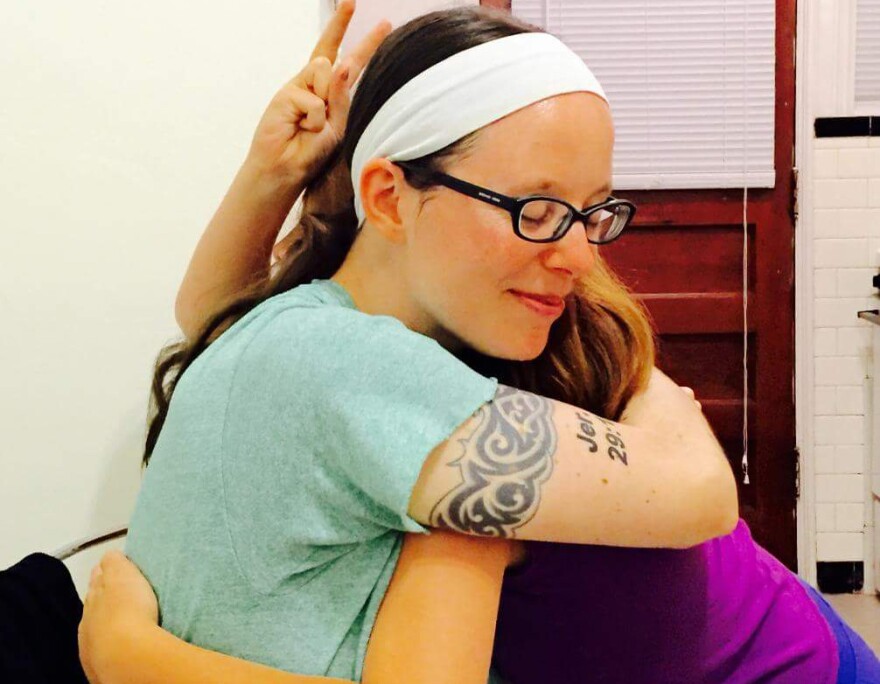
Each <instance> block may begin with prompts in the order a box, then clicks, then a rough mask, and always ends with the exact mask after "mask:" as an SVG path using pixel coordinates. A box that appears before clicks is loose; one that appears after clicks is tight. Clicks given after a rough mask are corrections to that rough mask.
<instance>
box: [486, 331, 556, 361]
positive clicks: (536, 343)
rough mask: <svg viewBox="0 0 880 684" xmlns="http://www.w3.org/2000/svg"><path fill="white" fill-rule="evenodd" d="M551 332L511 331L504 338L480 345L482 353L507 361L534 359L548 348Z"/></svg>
mask: <svg viewBox="0 0 880 684" xmlns="http://www.w3.org/2000/svg"><path fill="white" fill-rule="evenodd" d="M548 337H549V333H548V332H545V333H544V334H543V335H541V334H532V335H523V334H522V331H515V332H511V333H510V334H509V335H507V336H505V339H504V340H503V341H502V340H497V339H496V340H493V341H492V342H491V343H490V344H487V345H485V346H484V347H482V348H481V347H478V349H479V350H480V352H481V353H483V354H486V355H487V356H493V357H495V358H496V359H505V360H507V361H533V360H534V359H536V358H538V357H539V356H540V355H541V354H542V353H543V352H544V350H545V349H546V348H547V338H548Z"/></svg>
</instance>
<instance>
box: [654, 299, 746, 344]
mask: <svg viewBox="0 0 880 684" xmlns="http://www.w3.org/2000/svg"><path fill="white" fill-rule="evenodd" d="M638 298H639V299H640V300H641V301H642V302H643V303H644V304H645V307H646V308H647V309H648V313H650V315H651V319H652V320H653V321H654V324H655V326H656V329H657V331H658V332H659V333H661V334H664V335H666V334H681V335H685V334H688V333H729V332H738V331H742V329H743V297H742V294H741V293H739V292H698V293H690V292H682V293H673V294H662V295H661V294H649V295H638ZM754 329H755V322H754V321H753V320H751V319H750V320H749V331H753V330H754Z"/></svg>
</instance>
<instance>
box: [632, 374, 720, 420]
mask: <svg viewBox="0 0 880 684" xmlns="http://www.w3.org/2000/svg"><path fill="white" fill-rule="evenodd" d="M682 394H684V395H685V396H686V397H688V398H689V399H690V400H691V402H690V403H685V402H682V401H681V398H682ZM693 408H696V409H697V411H698V412H699V415H702V409H703V405H702V404H701V403H700V402H698V401H697V400H696V397H695V396H694V391H693V390H692V389H691V388H690V387H680V386H679V385H677V384H676V383H675V381H673V380H672V379H671V378H670V377H669V376H668V375H666V374H665V373H663V372H662V371H661V370H660V369H659V368H656V367H655V368H654V369H653V370H652V372H651V377H650V379H649V381H648V384H647V386H646V387H645V389H644V390H642V391H641V392H640V393H638V394H635V395H633V396H632V398H630V400H629V402H628V403H627V405H626V408H625V409H624V411H623V415H622V416H621V418H620V422H621V423H626V424H629V425H638V426H642V427H645V426H648V425H649V424H650V425H654V424H656V422H657V420H666V419H669V418H671V417H672V414H673V413H674V412H681V411H682V410H684V411H685V412H686V413H692V412H693V411H692V409H693Z"/></svg>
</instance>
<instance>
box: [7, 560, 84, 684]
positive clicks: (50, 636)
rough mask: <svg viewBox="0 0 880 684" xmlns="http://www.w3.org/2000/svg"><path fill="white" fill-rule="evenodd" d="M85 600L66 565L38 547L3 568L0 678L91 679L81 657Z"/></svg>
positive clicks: (80, 682) (60, 682) (20, 682)
mask: <svg viewBox="0 0 880 684" xmlns="http://www.w3.org/2000/svg"><path fill="white" fill-rule="evenodd" d="M81 619H82V602H81V601H80V599H79V595H78V594H77V593H76V587H75V586H74V584H73V579H71V577H70V572H69V571H68V570H67V567H66V566H65V565H64V563H62V562H61V561H60V560H58V559H57V558H54V557H52V556H47V555H46V554H44V553H34V554H31V555H30V556H27V557H26V558H24V559H22V560H21V561H19V562H18V563H16V564H15V565H13V566H12V567H10V568H7V569H6V570H3V571H0V682H3V683H4V684H25V683H26V684H88V680H87V679H86V676H85V673H84V672H83V669H82V666H81V665H80V662H79V650H78V647H77V628H78V626H79V622H80V620H81Z"/></svg>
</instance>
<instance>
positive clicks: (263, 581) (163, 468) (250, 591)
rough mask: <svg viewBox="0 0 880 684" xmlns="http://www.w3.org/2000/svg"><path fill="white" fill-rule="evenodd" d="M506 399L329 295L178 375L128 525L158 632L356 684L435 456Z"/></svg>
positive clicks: (261, 322) (409, 334) (324, 284)
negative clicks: (153, 598) (417, 492)
mask: <svg viewBox="0 0 880 684" xmlns="http://www.w3.org/2000/svg"><path fill="white" fill-rule="evenodd" d="M496 388H497V382H496V381H495V379H493V378H486V377H484V376H482V375H480V374H478V373H476V372H474V371H473V370H471V369H470V368H468V367H467V366H466V365H464V364H463V363H462V362H460V361H459V360H458V359H456V358H455V357H454V356H453V355H452V354H450V353H449V352H447V351H446V350H445V349H443V348H442V347H441V346H440V345H439V344H438V343H437V342H436V341H434V340H433V339H431V338H428V337H426V336H424V335H420V334H418V333H415V332H413V331H411V330H409V329H408V328H406V326H404V325H403V324H402V323H401V322H400V321H398V320H397V319H395V318H391V317H388V316H372V315H368V314H364V313H361V312H359V311H357V309H356V308H355V307H354V304H353V302H352V300H351V298H350V297H349V296H348V294H347V293H346V291H345V290H344V289H343V288H342V287H341V286H339V285H338V284H336V283H335V282H333V281H329V280H316V281H314V282H312V283H310V284H308V285H302V286H299V287H297V288H295V289H293V290H291V291H289V292H286V293H283V294H280V295H277V296H275V297H272V298H271V299H269V300H267V301H265V302H263V303H262V304H260V305H259V306H257V307H256V308H254V309H253V310H252V311H251V312H250V313H248V314H247V315H246V316H244V317H243V318H242V319H241V320H239V321H238V322H237V323H236V324H235V325H233V326H232V327H230V328H229V330H227V331H226V332H225V333H223V334H222V335H221V336H220V337H219V338H218V339H217V340H216V341H215V342H214V343H212V344H211V345H210V346H209V347H208V348H207V349H206V350H205V351H204V352H203V353H202V354H201V356H200V357H199V358H198V359H197V360H196V361H195V362H194V363H193V364H192V365H191V366H190V368H189V369H187V371H186V372H185V373H184V374H183V375H182V376H181V378H180V381H179V382H178V385H177V388H176V390H175V392H174V395H173V398H172V401H171V405H170V408H169V411H168V416H167V418H166V421H165V424H164V426H163V428H162V432H161V434H160V436H159V439H158V442H157V444H156V448H155V450H154V452H153V456H152V460H151V461H150V465H149V467H148V468H147V469H146V474H145V476H144V481H143V485H142V489H141V492H140V495H139V497H138V501H137V505H136V508H135V512H134V515H133V517H132V520H131V522H130V529H129V535H128V541H127V545H126V553H127V554H128V555H129V556H130V557H131V558H132V559H133V560H134V562H135V563H137V565H138V566H139V567H140V568H141V570H142V571H143V572H144V574H145V575H146V576H147V578H148V579H149V581H150V582H151V584H152V585H153V588H154V589H155V591H156V594H157V596H158V598H159V606H160V612H161V622H162V626H163V627H165V628H166V629H168V630H169V631H171V632H172V633H174V634H176V635H177V636H179V637H181V638H183V639H185V640H186V641H189V642H192V643H194V644H198V645H200V646H204V647H206V648H209V649H212V650H217V651H221V652H224V653H228V654H231V655H234V656H238V657H241V658H246V659H247V660H252V661H255V662H260V663H264V664H266V665H270V666H273V667H278V668H282V669H285V670H288V671H291V672H298V673H302V674H313V675H328V676H335V677H341V678H346V679H354V680H359V679H360V677H361V671H362V667H363V660H364V654H365V650H366V645H367V640H368V638H369V636H370V630H371V629H372V626H373V623H374V621H375V618H376V613H377V610H378V607H379V604H380V602H381V600H382V597H383V596H384V594H385V591H386V589H387V587H388V582H389V580H390V578H391V574H392V572H393V570H394V567H395V564H396V563H397V559H398V556H399V553H400V546H401V543H402V537H403V533H404V532H407V531H409V532H425V531H426V530H425V529H424V528H422V527H421V526H420V525H419V524H418V523H416V522H415V521H414V520H412V519H411V518H410V517H409V516H408V515H407V508H408V502H409V499H410V496H411V493H412V489H413V486H414V485H415V482H416V480H417V478H418V475H419V472H420V470H421V468H422V465H423V463H424V461H425V458H426V457H427V456H428V454H429V453H430V452H431V450H432V449H433V448H434V447H436V446H437V445H438V444H440V443H441V442H442V441H444V440H445V439H446V438H447V437H448V436H449V435H450V434H451V433H452V432H453V431H454V430H455V428H457V427H458V426H459V425H461V424H462V423H463V422H465V421H466V420H467V419H468V418H469V417H470V416H471V415H472V414H473V413H474V412H475V411H476V410H477V409H479V408H480V406H482V405H483V404H484V403H486V402H488V401H490V400H491V399H492V398H493V397H494V395H495V391H496Z"/></svg>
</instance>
